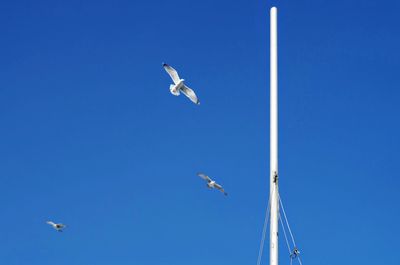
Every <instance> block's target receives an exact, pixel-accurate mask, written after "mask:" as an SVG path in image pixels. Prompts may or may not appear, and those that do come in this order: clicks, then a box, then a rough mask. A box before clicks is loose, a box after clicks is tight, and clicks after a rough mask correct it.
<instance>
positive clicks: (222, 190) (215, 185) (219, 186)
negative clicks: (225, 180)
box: [214, 183, 228, 196]
mask: <svg viewBox="0 0 400 265" xmlns="http://www.w3.org/2000/svg"><path fill="white" fill-rule="evenodd" d="M214 187H215V188H216V189H218V190H220V191H221V192H222V193H223V194H224V195H225V196H226V195H228V193H226V192H225V190H224V188H222V186H221V185H219V184H218V183H215V184H214Z"/></svg>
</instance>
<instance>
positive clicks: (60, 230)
mask: <svg viewBox="0 0 400 265" xmlns="http://www.w3.org/2000/svg"><path fill="white" fill-rule="evenodd" d="M46 223H47V224H49V225H51V226H52V227H53V228H54V229H55V230H57V231H58V232H62V230H63V229H64V228H65V227H67V226H66V225H64V224H56V223H53V222H52V221H47V222H46Z"/></svg>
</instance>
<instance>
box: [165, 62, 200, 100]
mask: <svg viewBox="0 0 400 265" xmlns="http://www.w3.org/2000/svg"><path fill="white" fill-rule="evenodd" d="M163 67H164V69H165V71H167V73H168V74H169V76H170V77H171V78H172V81H174V84H171V85H170V86H169V90H170V91H171V93H172V95H175V96H179V94H180V92H182V93H183V94H184V95H185V96H187V97H188V98H189V99H190V100H191V101H193V103H195V104H197V105H200V101H199V99H198V98H197V96H196V94H195V93H194V91H193V90H192V89H190V88H189V87H187V86H186V85H185V84H184V83H183V82H184V81H185V79H180V78H179V75H178V72H177V71H176V70H175V69H174V68H172V67H171V66H169V65H168V64H166V63H163Z"/></svg>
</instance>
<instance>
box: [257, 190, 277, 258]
mask: <svg viewBox="0 0 400 265" xmlns="http://www.w3.org/2000/svg"><path fill="white" fill-rule="evenodd" d="M274 192H275V186H274V189H273V190H272V194H273V193H274ZM272 194H271V195H270V196H269V198H268V206H267V211H266V212H265V219H264V226H263V230H262V236H261V242H260V248H259V250H258V258H257V265H260V264H261V258H262V254H263V250H264V242H265V235H266V233H267V225H268V220H269V214H270V208H271V197H272Z"/></svg>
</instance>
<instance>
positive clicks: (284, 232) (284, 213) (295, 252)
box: [278, 193, 303, 265]
mask: <svg viewBox="0 0 400 265" xmlns="http://www.w3.org/2000/svg"><path fill="white" fill-rule="evenodd" d="M278 198H279V203H280V205H281V208H282V212H283V216H284V218H285V222H286V225H287V228H288V231H289V233H290V237H291V238H292V243H293V247H294V250H293V252H292V251H291V250H290V244H289V240H288V239H287V236H286V230H285V226H284V224H283V221H282V218H281V214H279V220H280V221H281V224H282V230H283V234H284V235H285V240H286V245H287V247H288V250H289V255H290V265H292V262H293V260H294V259H295V258H297V260H298V261H299V263H300V265H303V264H302V262H301V259H300V256H299V254H300V252H299V250H298V249H297V247H296V242H295V241H294V236H293V233H292V230H291V229H290V225H289V221H288V219H287V216H286V212H285V208H284V207H283V202H282V199H281V196H280V195H279V193H278Z"/></svg>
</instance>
